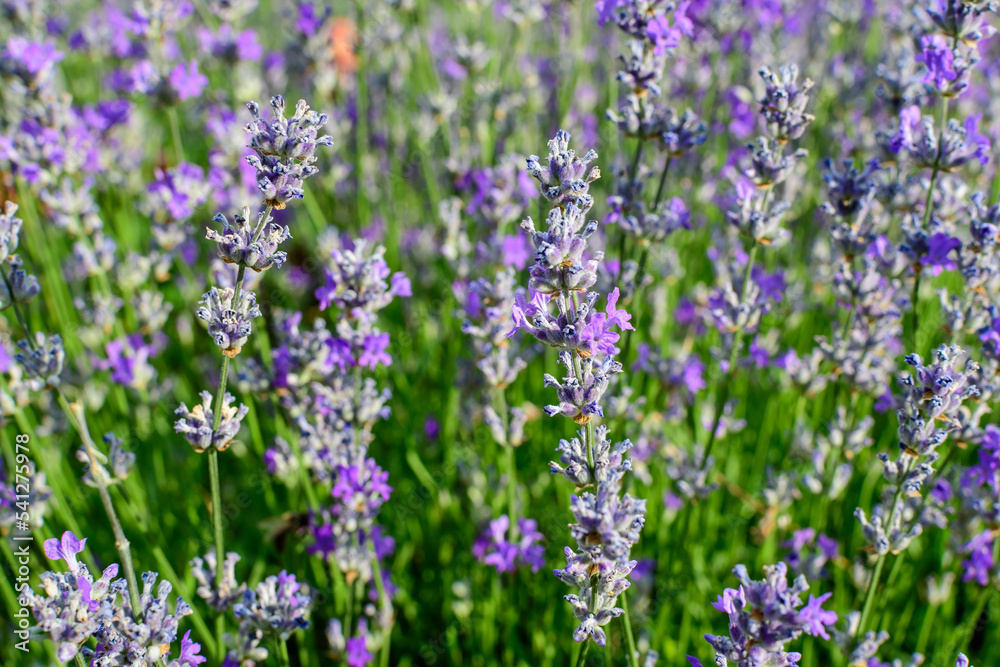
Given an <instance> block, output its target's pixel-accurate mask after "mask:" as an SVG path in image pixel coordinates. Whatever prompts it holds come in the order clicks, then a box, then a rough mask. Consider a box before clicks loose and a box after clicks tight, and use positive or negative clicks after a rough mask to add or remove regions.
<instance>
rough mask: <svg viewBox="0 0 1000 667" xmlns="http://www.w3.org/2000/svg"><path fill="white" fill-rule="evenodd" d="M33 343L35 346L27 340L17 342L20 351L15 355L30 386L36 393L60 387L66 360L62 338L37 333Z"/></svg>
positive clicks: (56, 335) (55, 335)
mask: <svg viewBox="0 0 1000 667" xmlns="http://www.w3.org/2000/svg"><path fill="white" fill-rule="evenodd" d="M33 342H34V345H32V344H31V343H29V341H28V340H27V339H22V340H19V341H17V347H18V350H20V351H19V352H17V353H16V354H15V355H14V359H15V360H17V362H18V363H19V364H21V368H22V369H24V374H25V376H26V377H27V378H28V379H29V382H28V385H29V386H30V387H31V389H32V390H34V391H41V390H42V389H45V388H48V387H58V386H59V374H60V373H62V367H63V361H64V360H65V358H66V352H65V350H63V343H62V337H60V336H59V334H54V335H52V336H48V337H46V336H45V334H44V333H42V332H41V331H36V332H35V337H34V341H33Z"/></svg>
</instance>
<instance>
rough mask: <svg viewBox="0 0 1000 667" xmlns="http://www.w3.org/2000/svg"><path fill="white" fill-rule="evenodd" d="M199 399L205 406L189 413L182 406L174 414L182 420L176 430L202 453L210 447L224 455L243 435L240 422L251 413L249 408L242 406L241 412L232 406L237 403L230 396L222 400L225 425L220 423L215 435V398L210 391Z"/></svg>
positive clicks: (186, 408)
mask: <svg viewBox="0 0 1000 667" xmlns="http://www.w3.org/2000/svg"><path fill="white" fill-rule="evenodd" d="M199 395H200V396H201V403H199V404H198V405H195V406H194V408H193V409H191V410H189V409H188V407H187V406H186V405H184V403H183V402H182V403H181V404H180V407H178V408H177V409H176V410H175V411H174V414H177V415H180V416H181V418H180V419H178V420H177V421H176V422H175V423H174V430H175V431H177V432H178V433H181V434H182V435H183V436H184V439H185V440H187V441H188V442H189V443H190V444H191V446H192V447H194V451H196V452H198V453H201V452H204V451H205V450H206V449H208V448H209V447H214V448H216V449H218V450H219V451H220V452H221V451H225V450H226V449H228V448H229V445H231V444H232V442H233V438H235V437H236V434H237V433H239V431H240V422H242V421H243V418H244V417H245V416H246V415H247V412H249V408H247V406H245V405H240V407H239V408H236V407H235V406H233V405H232V403H233V401H234V400H236V399H234V398H233V396H232V395H231V394H229V393H228V392H226V395H225V396H224V397H223V398H222V421H220V422H219V428H218V430H215V431H213V429H212V425H213V424H214V423H215V422H214V419H215V412H214V410H213V407H212V400H213V396H212V394H211V393H210V392H207V391H203V392H201V394H199Z"/></svg>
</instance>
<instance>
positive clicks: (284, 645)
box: [278, 637, 291, 667]
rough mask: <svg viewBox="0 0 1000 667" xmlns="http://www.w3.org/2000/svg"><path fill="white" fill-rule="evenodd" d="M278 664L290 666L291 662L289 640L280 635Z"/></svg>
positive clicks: (283, 666)
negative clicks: (289, 658)
mask: <svg viewBox="0 0 1000 667" xmlns="http://www.w3.org/2000/svg"><path fill="white" fill-rule="evenodd" d="M278 664H279V665H281V666H282V667H288V666H289V665H290V664H291V663H290V662H289V660H288V640H286V639H285V638H284V637H278Z"/></svg>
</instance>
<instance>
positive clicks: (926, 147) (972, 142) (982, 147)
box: [888, 106, 990, 171]
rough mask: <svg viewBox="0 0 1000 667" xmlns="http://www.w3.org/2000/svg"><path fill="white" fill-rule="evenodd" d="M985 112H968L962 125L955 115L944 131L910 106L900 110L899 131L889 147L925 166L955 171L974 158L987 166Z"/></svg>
mask: <svg viewBox="0 0 1000 667" xmlns="http://www.w3.org/2000/svg"><path fill="white" fill-rule="evenodd" d="M981 118H982V114H971V115H969V116H968V117H967V118H966V119H965V122H964V123H963V124H961V125H960V124H959V122H958V121H957V120H956V119H954V118H952V119H950V120H949V121H948V123H947V125H946V126H945V128H944V131H943V132H942V133H941V136H940V139H939V136H938V132H937V131H936V130H935V129H934V119H933V118H931V117H930V116H922V115H921V113H920V108H919V107H917V106H909V107H906V108H905V109H903V110H902V111H900V112H899V131H898V132H896V134H894V135H893V136H892V137H891V139H890V140H889V144H888V147H889V150H891V151H892V152H894V153H899V152H903V151H905V152H906V153H907V154H908V155H909V156H910V158H911V159H912V160H913V162H914V163H915V164H916V165H918V166H920V167H925V168H937V169H940V170H943V171H952V170H954V169H957V168H959V167H961V166H963V165H965V164H967V163H968V162H971V161H972V160H978V161H979V163H980V164H982V165H985V164H986V163H987V162H989V161H990V156H989V154H988V153H989V150H990V140H989V138H988V137H986V136H985V135H982V134H979V130H978V127H979V120H980V119H981Z"/></svg>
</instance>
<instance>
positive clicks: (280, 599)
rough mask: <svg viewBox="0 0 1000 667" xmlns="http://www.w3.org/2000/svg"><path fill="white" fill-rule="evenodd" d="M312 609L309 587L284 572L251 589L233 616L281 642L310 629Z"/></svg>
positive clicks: (235, 606)
mask: <svg viewBox="0 0 1000 667" xmlns="http://www.w3.org/2000/svg"><path fill="white" fill-rule="evenodd" d="M311 610H312V596H311V595H310V594H309V587H308V586H306V585H304V584H301V583H299V582H298V581H296V579H295V575H294V574H288V573H287V572H286V571H284V570H282V571H281V573H280V574H278V575H277V576H274V575H272V576H270V577H267V578H266V579H264V581H262V582H260V583H259V584H257V587H256V588H254V589H248V590H247V591H246V592H245V593H244V594H243V599H242V600H241V601H240V602H237V603H236V604H235V605H234V606H233V613H235V614H236V618H238V619H240V621H241V624H246V625H249V626H250V627H252V628H254V629H257V630H260V631H261V632H263V633H264V634H265V635H277V636H279V637H280V638H281V639H287V638H288V636H289V635H290V634H292V633H293V632H294V631H296V630H301V629H304V628H308V627H309V613H310V611H311Z"/></svg>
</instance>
